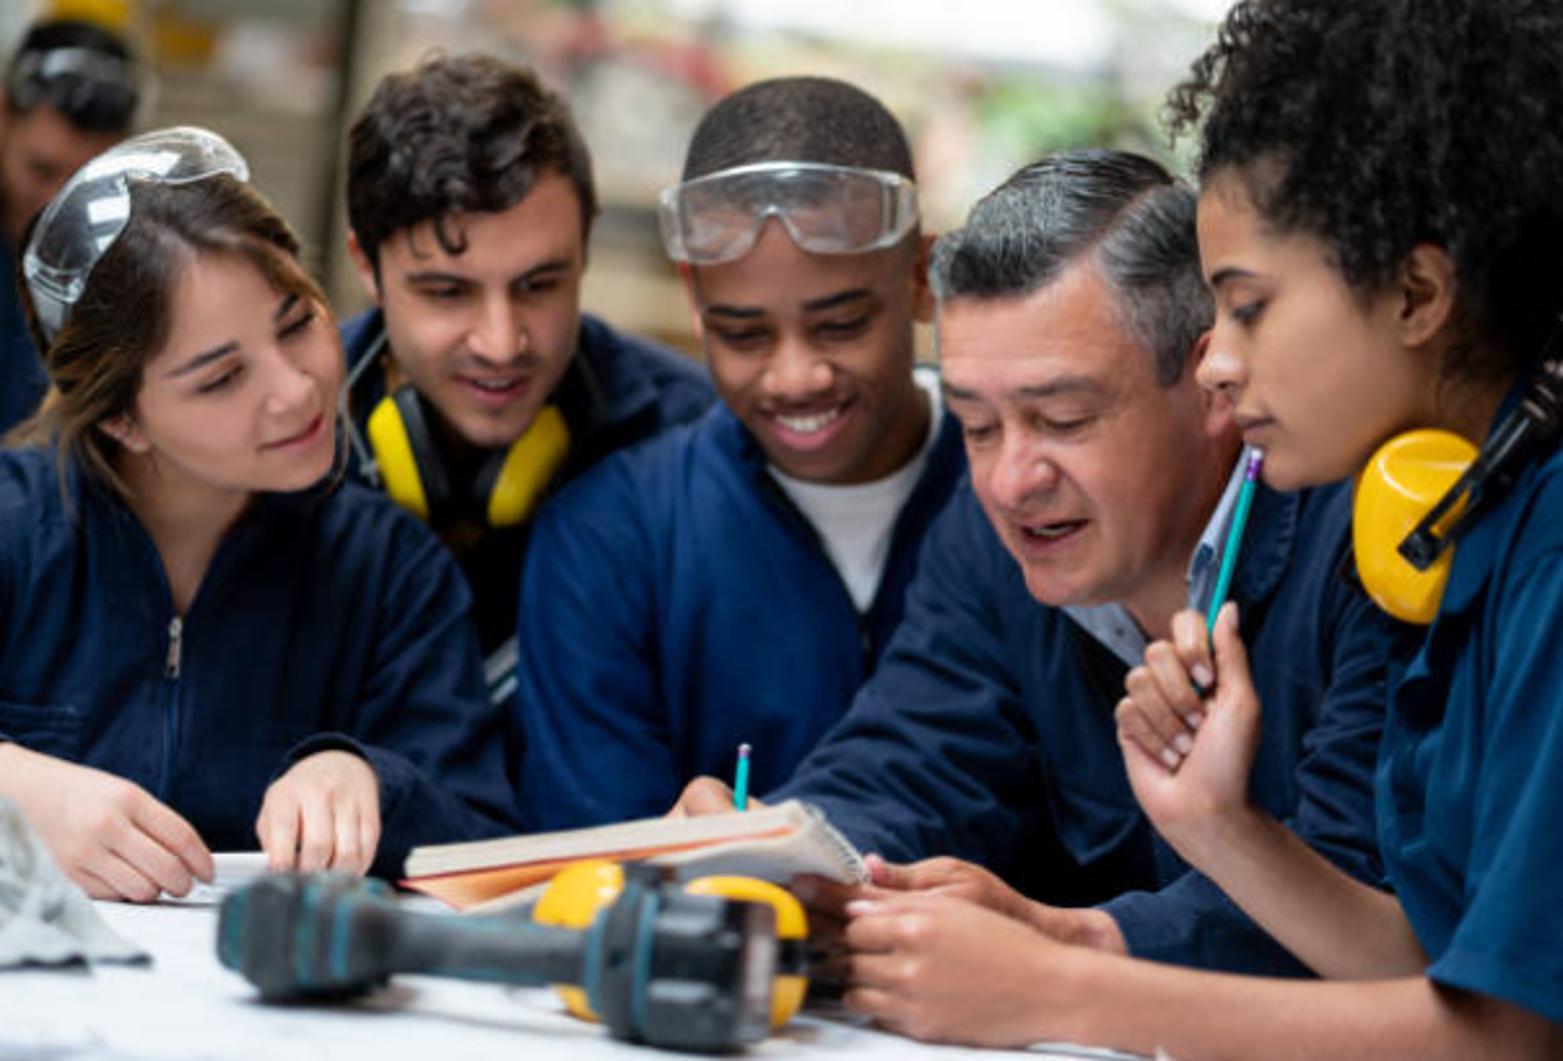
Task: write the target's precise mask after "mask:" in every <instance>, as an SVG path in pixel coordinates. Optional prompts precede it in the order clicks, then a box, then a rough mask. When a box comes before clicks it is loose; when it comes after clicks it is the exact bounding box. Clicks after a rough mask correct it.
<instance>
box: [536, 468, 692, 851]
mask: <svg viewBox="0 0 1563 1061" xmlns="http://www.w3.org/2000/svg"><path fill="white" fill-rule="evenodd" d="M660 527H661V524H660V522H659V520H658V517H657V515H656V514H655V513H653V512H650V511H647V506H646V505H645V504H644V503H643V502H642V501H641V500H640V494H639V492H638V491H637V490H636V483H635V481H634V479H633V477H632V475H631V474H630V470H629V468H628V466H627V465H626V464H625V463H624V462H623V461H622V460H620V459H617V458H613V457H610V458H609V459H608V460H607V461H606V462H604V463H603V464H602V465H600V466H599V467H598V468H596V469H594V470H593V471H592V472H589V473H587V474H586V475H585V476H583V477H582V478H581V479H580V480H578V481H577V482H576V483H574V484H572V486H571V487H570V488H569V489H568V490H566V491H565V492H564V493H562V494H560V495H559V497H557V498H556V499H555V500H554V501H553V502H551V503H550V504H549V505H548V506H547V507H545V508H544V509H543V511H542V512H540V513H539V514H538V519H537V525H536V527H535V528H534V530H533V534H532V540H531V543H530V545H529V546H528V549H527V559H526V568H525V571H524V573H523V575H522V589H521V605H520V614H519V617H518V623H517V636H518V639H519V641H520V647H521V659H520V666H519V668H518V671H517V675H516V677H517V694H516V698H517V700H518V701H519V704H520V712H521V727H522V730H523V732H524V737H525V752H524V753H523V755H522V758H521V776H520V780H519V786H520V791H521V806H522V809H523V817H524V819H525V820H526V822H527V824H528V825H529V826H530V827H531V828H534V829H567V828H575V827H578V826H586V825H598V824H603V823H606V822H615V821H622V820H624V819H626V818H639V817H648V816H652V815H658V814H662V813H665V812H666V811H667V809H668V808H669V807H671V806H672V805H673V803H674V801H675V800H677V798H678V794H679V789H680V786H681V785H682V783H683V781H684V778H683V776H682V775H681V773H680V771H679V768H678V765H677V762H676V760H675V757H674V752H673V748H672V738H671V735H670V732H669V730H670V727H669V721H668V713H667V710H666V708H665V706H664V705H663V703H662V697H661V691H660V688H659V683H658V680H657V663H656V661H657V657H658V630H657V623H656V618H655V610H654V596H655V589H654V585H653V583H654V579H655V574H654V572H653V569H652V565H653V564H654V562H655V560H654V555H655V550H654V549H653V547H652V544H651V542H650V541H649V540H648V536H650V535H655V534H656V533H657V532H658V531H659V529H660Z"/></svg>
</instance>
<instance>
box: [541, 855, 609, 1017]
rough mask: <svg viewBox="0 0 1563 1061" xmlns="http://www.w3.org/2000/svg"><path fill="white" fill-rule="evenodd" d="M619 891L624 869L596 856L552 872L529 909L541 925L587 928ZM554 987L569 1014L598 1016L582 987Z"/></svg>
mask: <svg viewBox="0 0 1563 1061" xmlns="http://www.w3.org/2000/svg"><path fill="white" fill-rule="evenodd" d="M623 890H624V869H623V867H621V866H620V865H619V864H618V863H617V862H608V861H606V860H604V859H596V858H594V859H587V860H585V861H582V862H574V863H571V864H570V865H568V866H566V867H565V868H564V869H562V870H560V871H559V872H558V873H556V874H555V875H554V879H553V880H552V881H550V882H549V884H548V887H547V889H546V890H545V891H544V892H543V895H542V898H540V899H538V900H537V905H536V906H535V907H533V909H532V920H533V921H536V922H537V923H538V924H541V925H561V926H563V927H565V928H579V929H586V928H590V927H591V923H592V920H593V919H594V918H596V916H597V911H598V910H600V909H602V908H603V907H604V906H607V905H608V904H609V903H611V902H613V900H614V898H615V897H616V896H617V895H618V894H619V893H620V892H621V891H623ZM555 990H556V991H558V992H559V997H560V998H562V999H564V1007H565V1009H567V1010H569V1011H570V1013H571V1014H573V1015H574V1016H576V1017H579V1018H581V1019H582V1020H591V1021H594V1020H597V1019H598V1017H597V1014H595V1013H593V1012H592V1007H591V1006H590V1005H589V1004H588V1003H587V1001H586V992H585V991H584V990H582V989H581V988H579V987H566V986H564V985H562V984H560V985H556V986H555Z"/></svg>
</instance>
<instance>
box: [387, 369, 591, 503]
mask: <svg viewBox="0 0 1563 1061" xmlns="http://www.w3.org/2000/svg"><path fill="white" fill-rule="evenodd" d="M366 433H367V435H368V437H369V448H370V449H371V450H372V451H373V453H374V460H375V467H376V468H377V469H378V470H379V472H380V481H381V482H382V483H383V484H384V485H385V492H386V493H387V494H389V495H390V497H391V500H393V501H395V502H396V503H397V504H398V505H401V506H402V507H403V508H405V509H407V510H408V511H409V512H411V513H412V514H413V515H415V516H417V517H418V518H419V519H421V520H423V521H424V522H426V523H427V522H431V521H433V522H437V521H438V520H439V519H440V518H442V514H443V513H445V512H446V511H447V508H448V506H449V504H450V499H451V494H452V491H451V488H450V479H449V477H448V476H447V474H446V472H445V465H444V463H443V462H442V460H441V458H440V454H439V447H438V445H437V444H436V443H435V441H434V435H433V433H432V431H431V430H430V426H429V422H428V418H427V415H426V414H425V412H424V408H423V403H422V402H421V401H420V400H419V398H418V392H417V391H416V390H414V389H413V388H412V387H411V386H402V387H398V388H397V389H396V390H395V391H393V392H392V393H391V394H389V395H387V396H386V397H384V398H382V399H380V401H379V403H378V404H377V405H375V407H374V410H373V411H372V412H371V413H370V414H369V422H368V424H367V431H366ZM569 452H570V428H569V426H568V425H566V424H565V421H564V414H563V413H561V412H560V411H559V408H558V406H554V405H545V406H543V408H542V409H540V410H539V411H538V413H537V416H536V417H535V418H534V419H533V421H532V425H531V426H530V427H528V428H527V430H526V433H525V434H524V435H522V436H521V437H520V438H519V439H517V440H516V441H515V442H514V443H513V444H512V445H511V446H510V448H509V449H507V450H506V451H505V452H504V453H503V454H496V455H495V457H494V458H493V459H492V460H490V461H489V462H488V463H487V464H486V465H485V466H484V468H483V469H482V471H481V472H479V474H478V476H477V480H476V482H475V483H474V485H473V490H474V491H475V493H476V495H477V500H479V501H480V502H482V505H483V511H484V515H485V519H486V522H487V524H488V526H490V527H512V526H515V525H517V524H519V523H522V522H523V521H525V519H526V518H527V517H528V516H529V515H531V513H532V509H533V508H535V507H536V506H537V503H538V501H539V500H541V499H542V496H543V493H544V491H545V490H547V488H548V484H549V482H550V481H551V480H552V479H553V476H554V473H555V472H556V471H558V470H559V465H560V464H562V463H564V459H565V457H566V456H568V455H569Z"/></svg>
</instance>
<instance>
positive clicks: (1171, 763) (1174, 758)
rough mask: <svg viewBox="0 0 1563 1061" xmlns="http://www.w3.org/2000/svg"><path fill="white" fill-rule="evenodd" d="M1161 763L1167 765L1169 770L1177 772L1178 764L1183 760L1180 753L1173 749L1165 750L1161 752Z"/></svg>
mask: <svg viewBox="0 0 1563 1061" xmlns="http://www.w3.org/2000/svg"><path fill="white" fill-rule="evenodd" d="M1161 761H1162V762H1163V763H1165V764H1166V766H1167V769H1168V770H1176V769H1177V768H1178V763H1179V762H1181V761H1182V760H1180V759H1179V758H1178V753H1177V752H1175V751H1173V750H1172V749H1171V748H1163V749H1162V750H1161Z"/></svg>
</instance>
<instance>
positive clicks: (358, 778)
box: [255, 749, 380, 873]
mask: <svg viewBox="0 0 1563 1061" xmlns="http://www.w3.org/2000/svg"><path fill="white" fill-rule="evenodd" d="M255 832H256V835H257V836H259V837H260V843H261V847H262V849H263V850H265V852H266V868H267V869H268V870H270V871H272V872H280V871H286V870H298V871H300V872H302V873H313V872H316V871H319V870H326V869H334V870H342V871H344V872H347V873H364V872H365V871H367V870H368V869H369V866H370V864H371V863H372V862H374V854H375V849H376V848H377V847H378V846H379V843H380V782H379V779H378V778H376V777H375V773H374V768H373V767H371V766H370V765H369V763H368V762H367V761H365V760H364V759H363V758H361V757H360V756H357V755H355V754H353V753H352V752H349V751H341V750H337V749H332V750H329V751H323V752H316V753H315V754H314V755H310V756H307V757H305V758H303V759H300V760H299V761H298V762H296V763H294V764H293V766H292V768H290V769H289V770H288V772H287V773H285V774H283V775H282V776H281V777H279V778H278V779H277V780H276V781H274V782H272V785H271V787H270V788H268V789H267V790H266V798H265V800H264V801H263V802H262V803H261V812H260V817H259V818H258V819H257V820H256V822H255Z"/></svg>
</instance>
